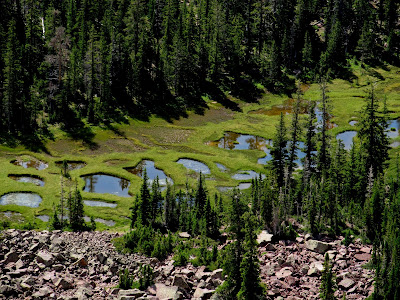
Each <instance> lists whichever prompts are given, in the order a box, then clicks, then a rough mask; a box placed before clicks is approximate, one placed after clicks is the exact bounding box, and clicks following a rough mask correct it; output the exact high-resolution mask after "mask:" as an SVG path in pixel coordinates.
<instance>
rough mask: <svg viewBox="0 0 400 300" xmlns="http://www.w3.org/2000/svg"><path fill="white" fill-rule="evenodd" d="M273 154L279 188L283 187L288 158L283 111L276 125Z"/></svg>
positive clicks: (272, 165) (272, 164)
mask: <svg viewBox="0 0 400 300" xmlns="http://www.w3.org/2000/svg"><path fill="white" fill-rule="evenodd" d="M271 156H272V160H271V168H272V170H273V171H274V174H275V176H276V181H277V185H278V188H281V187H283V183H284V169H285V165H286V159H287V137H286V126H285V119H284V116H283V113H281V117H280V120H279V124H278V125H277V127H276V134H275V137H274V139H273V147H272V149H271Z"/></svg>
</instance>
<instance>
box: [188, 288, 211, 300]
mask: <svg viewBox="0 0 400 300" xmlns="http://www.w3.org/2000/svg"><path fill="white" fill-rule="evenodd" d="M214 292H215V290H209V289H201V288H197V289H196V291H195V292H194V294H193V298H192V299H196V300H197V299H198V300H208V299H210V298H211V296H212V295H213V294H214Z"/></svg>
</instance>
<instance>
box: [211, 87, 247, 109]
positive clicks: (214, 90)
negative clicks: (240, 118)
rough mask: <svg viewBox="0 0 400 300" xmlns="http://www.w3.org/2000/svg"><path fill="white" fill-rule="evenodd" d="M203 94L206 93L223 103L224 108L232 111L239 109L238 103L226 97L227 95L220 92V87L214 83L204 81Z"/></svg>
mask: <svg viewBox="0 0 400 300" xmlns="http://www.w3.org/2000/svg"><path fill="white" fill-rule="evenodd" d="M203 88H204V94H205V95H207V96H208V97H209V98H210V99H212V100H213V101H216V102H218V103H219V104H221V105H223V106H224V107H225V108H228V109H230V110H233V111H237V112H240V111H241V109H240V107H239V105H238V104H237V103H236V102H234V101H232V100H230V99H228V97H227V96H226V95H225V94H224V93H223V92H222V90H221V88H220V87H219V86H217V85H216V84H215V83H213V82H210V81H206V82H204V86H203Z"/></svg>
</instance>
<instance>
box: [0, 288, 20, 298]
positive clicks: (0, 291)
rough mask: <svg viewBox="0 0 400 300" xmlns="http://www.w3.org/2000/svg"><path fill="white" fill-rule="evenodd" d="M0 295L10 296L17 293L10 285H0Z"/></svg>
mask: <svg viewBox="0 0 400 300" xmlns="http://www.w3.org/2000/svg"><path fill="white" fill-rule="evenodd" d="M0 295H3V296H6V297H11V296H15V295H18V290H17V289H16V288H15V287H12V286H10V285H0Z"/></svg>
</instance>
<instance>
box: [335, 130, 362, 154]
mask: <svg viewBox="0 0 400 300" xmlns="http://www.w3.org/2000/svg"><path fill="white" fill-rule="evenodd" d="M356 135H357V131H345V132H342V133H339V134H338V135H337V136H336V139H337V140H342V141H343V144H344V149H346V150H350V149H351V146H352V145H353V138H354V137H355V136H356Z"/></svg>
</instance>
